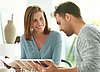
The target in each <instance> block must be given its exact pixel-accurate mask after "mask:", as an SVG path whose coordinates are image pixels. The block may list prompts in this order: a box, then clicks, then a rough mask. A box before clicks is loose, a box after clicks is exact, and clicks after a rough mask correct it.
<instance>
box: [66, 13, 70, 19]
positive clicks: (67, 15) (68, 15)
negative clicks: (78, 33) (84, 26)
mask: <svg viewBox="0 0 100 72" xmlns="http://www.w3.org/2000/svg"><path fill="white" fill-rule="evenodd" d="M65 19H66V20H67V21H70V20H71V16H70V14H68V13H66V14H65Z"/></svg>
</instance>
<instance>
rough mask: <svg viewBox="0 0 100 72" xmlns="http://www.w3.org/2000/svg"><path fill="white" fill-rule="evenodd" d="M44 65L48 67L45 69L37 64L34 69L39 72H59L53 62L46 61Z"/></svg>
mask: <svg viewBox="0 0 100 72" xmlns="http://www.w3.org/2000/svg"><path fill="white" fill-rule="evenodd" d="M44 63H45V64H47V65H48V67H43V66H42V65H40V64H37V63H35V64H34V68H35V69H37V70H38V71H39V72H59V69H58V67H57V66H56V65H55V64H54V63H53V62H50V61H48V60H45V61H44Z"/></svg>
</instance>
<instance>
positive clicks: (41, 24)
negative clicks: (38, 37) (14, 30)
mask: <svg viewBox="0 0 100 72" xmlns="http://www.w3.org/2000/svg"><path fill="white" fill-rule="evenodd" d="M45 25H46V24H45V18H44V15H43V12H36V13H34V15H33V16H32V20H31V28H33V30H34V31H35V32H38V33H41V32H44V29H45Z"/></svg>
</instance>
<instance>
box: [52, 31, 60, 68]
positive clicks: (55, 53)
mask: <svg viewBox="0 0 100 72" xmlns="http://www.w3.org/2000/svg"><path fill="white" fill-rule="evenodd" d="M61 49H62V40H61V35H60V34H59V33H58V34H56V36H55V38H54V48H53V55H52V59H53V61H54V63H55V64H56V65H58V66H59V64H60V60H61V51H62V50H61Z"/></svg>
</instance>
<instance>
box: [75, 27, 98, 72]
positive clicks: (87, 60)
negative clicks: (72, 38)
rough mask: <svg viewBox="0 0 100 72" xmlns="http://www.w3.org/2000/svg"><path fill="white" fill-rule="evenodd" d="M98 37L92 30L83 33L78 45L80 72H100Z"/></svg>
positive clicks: (78, 66)
mask: <svg viewBox="0 0 100 72" xmlns="http://www.w3.org/2000/svg"><path fill="white" fill-rule="evenodd" d="M98 35H99V34H98V33H97V32H96V31H94V30H91V29H86V30H84V31H83V32H82V33H81V35H80V37H79V39H78V44H77V48H78V49H77V51H78V52H79V54H80V59H81V61H80V62H77V68H78V72H99V71H100V37H98ZM99 36H100V35H99Z"/></svg>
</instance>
